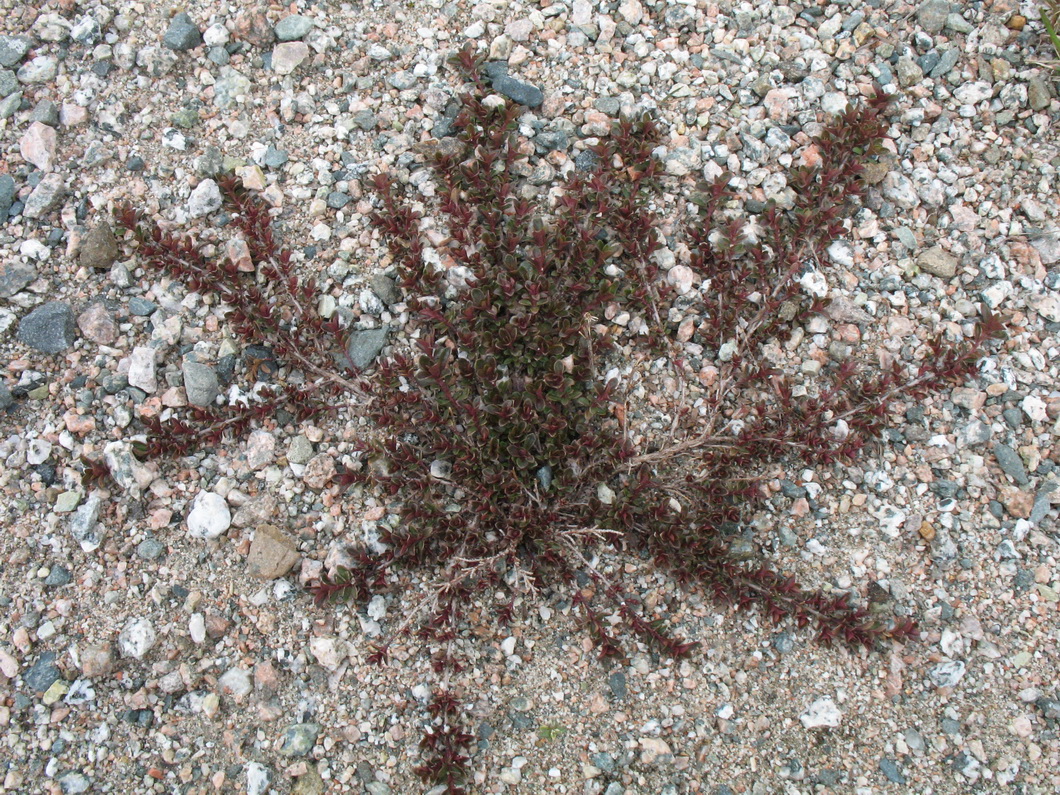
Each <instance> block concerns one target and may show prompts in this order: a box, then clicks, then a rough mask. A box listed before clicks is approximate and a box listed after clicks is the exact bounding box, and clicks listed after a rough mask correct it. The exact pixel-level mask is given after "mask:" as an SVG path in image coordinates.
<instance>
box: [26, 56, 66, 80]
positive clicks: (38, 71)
mask: <svg viewBox="0 0 1060 795" xmlns="http://www.w3.org/2000/svg"><path fill="white" fill-rule="evenodd" d="M58 73H59V62H58V61H57V60H56V59H55V58H52V57H51V56H50V55H38V56H37V57H36V58H34V59H33V60H32V61H27V62H26V63H24V64H22V66H20V67H19V70H18V72H17V73H16V74H17V75H18V80H19V82H20V83H25V84H26V85H36V84H38V83H47V82H50V81H52V80H54V79H55V75H57V74H58Z"/></svg>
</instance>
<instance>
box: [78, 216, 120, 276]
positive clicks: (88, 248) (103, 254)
mask: <svg viewBox="0 0 1060 795" xmlns="http://www.w3.org/2000/svg"><path fill="white" fill-rule="evenodd" d="M78 259H79V261H80V263H81V266H82V267H84V268H89V269H92V270H109V269H110V267H111V266H112V265H113V264H114V263H115V261H117V259H118V242H117V240H115V239H114V231H113V230H112V229H111V227H110V224H108V223H107V222H106V221H102V222H100V223H98V224H96V225H95V226H93V227H92V228H91V229H89V230H88V232H86V233H85V236H84V238H82V240H81V251H80V252H79V254H78Z"/></svg>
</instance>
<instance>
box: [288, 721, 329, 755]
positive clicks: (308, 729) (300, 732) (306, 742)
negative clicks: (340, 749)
mask: <svg viewBox="0 0 1060 795" xmlns="http://www.w3.org/2000/svg"><path fill="white" fill-rule="evenodd" d="M318 734H320V726H319V725H318V724H316V723H296V724H294V725H293V726H288V727H287V728H286V729H285V730H284V732H283V739H282V741H281V743H280V753H281V754H283V755H284V756H305V755H306V754H307V753H309V752H310V751H311V750H313V746H314V745H315V744H316V741H317V735H318Z"/></svg>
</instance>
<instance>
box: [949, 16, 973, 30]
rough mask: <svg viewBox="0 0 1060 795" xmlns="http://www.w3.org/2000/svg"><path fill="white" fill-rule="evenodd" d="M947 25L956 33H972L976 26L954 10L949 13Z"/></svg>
mask: <svg viewBox="0 0 1060 795" xmlns="http://www.w3.org/2000/svg"><path fill="white" fill-rule="evenodd" d="M946 27H947V28H949V29H950V30H952V31H953V32H954V33H965V34H967V33H971V32H972V31H973V30H975V28H974V27H973V26H972V23H971V22H969V21H968V20H967V19H965V18H964V17H962V16H961V15H960V14H958V13H956V12H954V13H952V14H949V15H947V17H946Z"/></svg>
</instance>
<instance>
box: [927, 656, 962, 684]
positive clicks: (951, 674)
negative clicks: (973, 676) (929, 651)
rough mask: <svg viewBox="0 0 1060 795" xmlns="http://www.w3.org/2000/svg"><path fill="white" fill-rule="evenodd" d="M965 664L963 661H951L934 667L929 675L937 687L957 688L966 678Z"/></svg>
mask: <svg viewBox="0 0 1060 795" xmlns="http://www.w3.org/2000/svg"><path fill="white" fill-rule="evenodd" d="M964 672H965V664H964V662H963V661H961V660H950V661H949V662H944V663H939V664H938V665H936V666H934V667H933V668H932V669H931V670H930V671H929V672H928V675H929V676H930V677H931V681H932V682H934V683H935V686H936V687H955V686H956V685H957V683H958V682H960V681H961V679H962V678H963V677H964Z"/></svg>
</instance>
